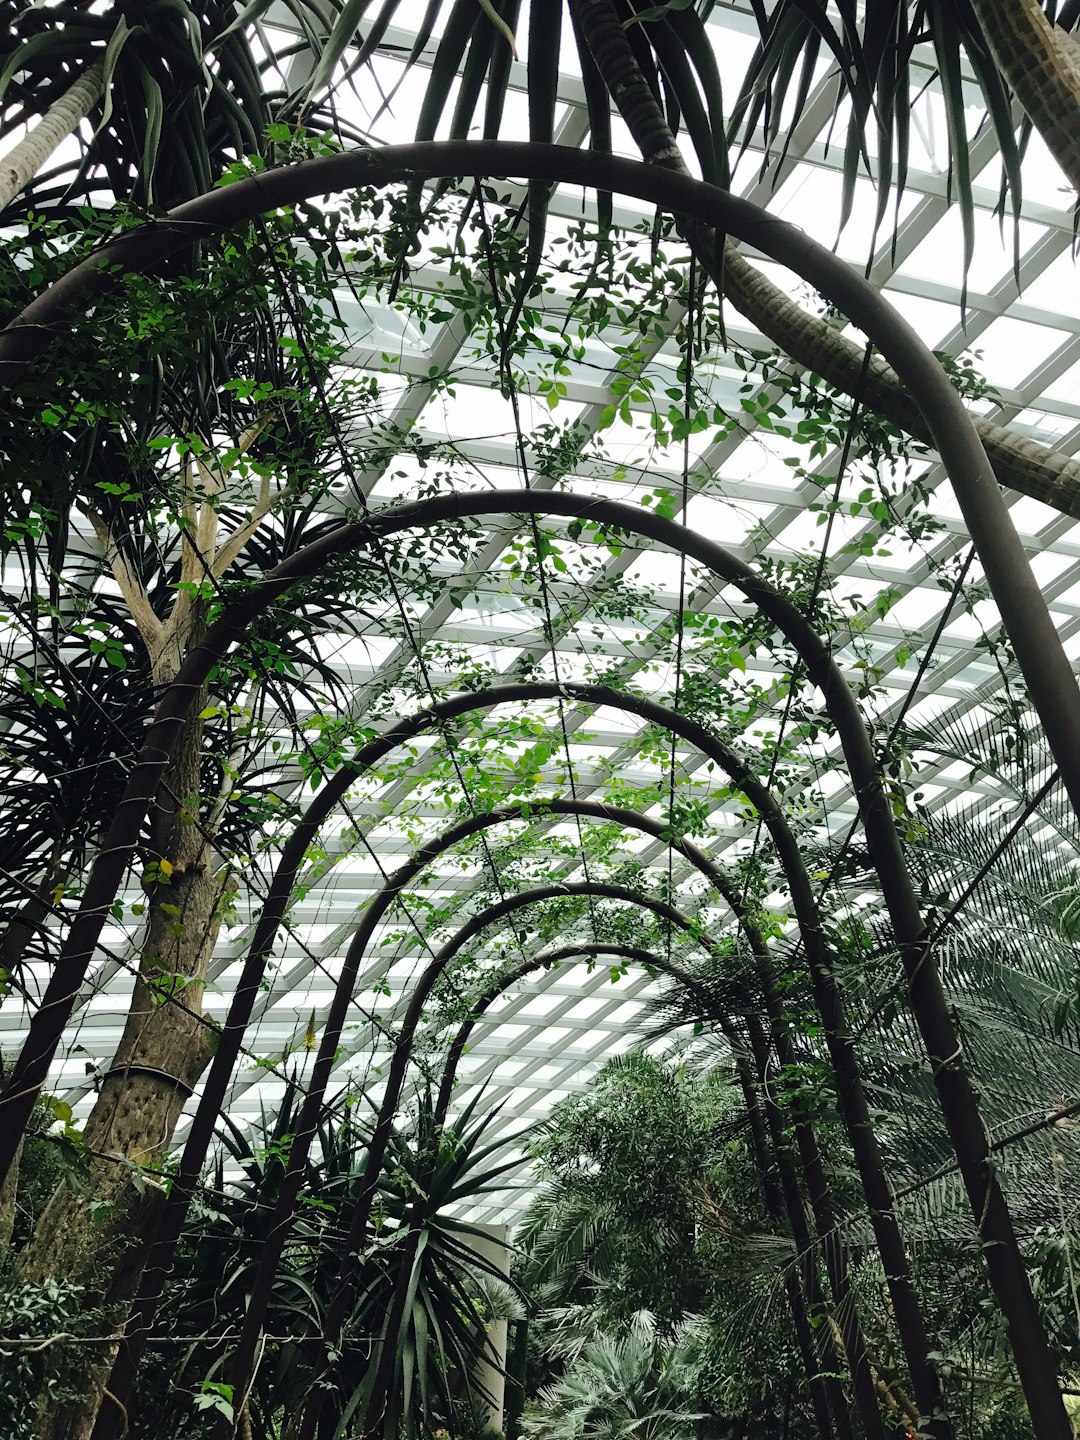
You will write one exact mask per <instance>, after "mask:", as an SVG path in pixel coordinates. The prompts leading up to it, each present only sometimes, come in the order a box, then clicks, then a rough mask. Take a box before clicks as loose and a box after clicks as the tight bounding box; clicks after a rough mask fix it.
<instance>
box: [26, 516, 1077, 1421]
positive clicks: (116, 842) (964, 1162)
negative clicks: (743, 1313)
mask: <svg viewBox="0 0 1080 1440" xmlns="http://www.w3.org/2000/svg"><path fill="white" fill-rule="evenodd" d="M498 513H503V514H537V515H565V516H570V517H573V518H581V519H585V520H590V521H593V522H595V523H597V524H601V525H605V524H606V525H611V526H616V527H619V528H621V529H623V530H626V531H628V532H629V533H632V534H633V533H636V534H641V535H645V536H646V537H647V538H649V539H651V540H654V541H655V542H657V543H659V544H664V545H669V546H671V548H673V549H675V550H679V551H682V552H683V553H685V554H687V555H688V556H690V557H692V558H694V559H697V560H699V561H700V562H701V563H702V564H704V565H706V566H707V567H708V568H709V569H710V570H712V571H713V573H714V574H715V575H717V576H718V577H719V578H721V579H723V580H725V581H728V582H730V583H733V584H735V585H736V586H738V588H740V589H741V590H742V591H743V593H744V594H745V595H746V596H747V598H748V599H750V600H752V601H753V602H754V603H755V604H756V605H757V606H758V607H759V608H760V609H761V610H762V612H763V613H764V614H765V615H766V616H768V617H769V618H770V619H771V620H773V622H774V623H775V624H776V625H777V627H778V628H779V629H780V630H781V631H782V632H783V633H784V634H785V635H786V636H787V638H788V639H789V640H790V641H791V643H792V644H793V645H794V646H795V647H796V649H797V650H798V652H799V654H800V655H801V657H802V659H803V661H804V663H805V665H806V667H807V672H808V674H809V675H810V677H811V679H812V680H813V682H814V683H815V684H817V685H818V686H819V688H821V690H822V692H823V695H824V698H825V703H826V706H827V708H828V711H829V713H830V715H831V717H832V719H833V721H834V722H835V724H836V727H837V730H838V733H839V735H840V739H841V743H842V746H843V749H844V754H845V758H846V760H847V762H848V766H849V770H850V772H851V778H852V783H853V785H854V788H855V793H856V796H857V799H858V803H859V807H860V811H861V814H862V818H863V825H864V829H865V833H866V837H867V843H868V846H869V849H870V852H871V855H872V857H873V859H874V863H875V866H876V868H877V870H878V874H879V876H880V879H881V883H882V889H883V893H884V895H885V899H886V903H887V905H888V908H889V911H890V915H891V917H892V921H893V926H894V929H895V931H896V935H897V939H898V941H899V944H900V952H901V957H902V961H903V964H904V969H905V973H906V975H907V980H908V990H909V996H910V1000H911V1005H912V1009H913V1012H914V1014H915V1017H916V1021H917V1023H918V1025H919V1030H920V1033H921V1035H922V1038H923V1043H924V1045H925V1047H926V1050H927V1054H928V1057H929V1060H930V1064H931V1067H932V1072H933V1077H934V1081H935V1085H936V1087H937V1092H938V1096H939V1099H940V1101H941V1106H942V1110H943V1113H944V1114H945V1117H946V1123H947V1126H948V1129H949V1134H950V1138H951V1140H952V1144H953V1148H954V1150H955V1152H956V1155H957V1159H958V1162H959V1164H960V1168H961V1172H962V1175H963V1178H964V1182H965V1188H966V1189H967V1193H968V1198H969V1203H970V1205H971V1208H972V1213H973V1216H974V1218H975V1221H976V1225H977V1227H978V1231H979V1234H980V1239H981V1241H982V1247H983V1254H984V1257H985V1260H986V1264H987V1268H988V1270H989V1273H990V1278H991V1283H992V1285H993V1287H994V1290H995V1294H996V1296H997V1299H998V1303H999V1306H1000V1308H1001V1310H1002V1312H1003V1314H1004V1316H1005V1319H1006V1323H1007V1325H1008V1329H1009V1336H1010V1341H1011V1344H1012V1348H1013V1353H1014V1355H1015V1357H1016V1361H1017V1368H1018V1372H1019V1374H1020V1377H1021V1381H1022V1384H1023V1386H1024V1391H1025V1397H1026V1398H1027V1400H1028V1404H1029V1406H1031V1407H1034V1408H1033V1418H1034V1419H1035V1423H1036V1426H1037V1429H1038V1431H1039V1433H1040V1435H1045V1436H1046V1440H1057V1436H1058V1435H1059V1434H1060V1435H1061V1437H1062V1440H1067V1435H1066V1432H1065V1431H1060V1430H1059V1428H1058V1426H1057V1424H1056V1416H1057V1413H1058V1411H1060V1414H1061V1416H1062V1417H1063V1418H1066V1419H1067V1417H1065V1412H1064V1407H1063V1405H1062V1404H1061V1396H1060V1392H1059V1390H1058V1381H1057V1377H1056V1370H1055V1367H1054V1365H1053V1360H1052V1357H1051V1355H1050V1351H1049V1347H1048V1345H1047V1343H1046V1336H1045V1330H1044V1328H1043V1325H1042V1320H1041V1317H1040V1315H1039V1312H1038V1308H1037V1307H1036V1305H1035V1302H1034V1298H1033V1296H1032V1293H1031V1288H1030V1285H1029V1283H1028V1279H1027V1273H1026V1270H1025V1268H1024V1264H1023V1260H1022V1257H1021V1255H1020V1251H1019V1246H1018V1244H1017V1241H1016V1235H1015V1232H1014V1230H1013V1226H1012V1218H1011V1216H1010V1214H1009V1210H1008V1206H1007V1204H1006V1201H1005V1196H1004V1193H1003V1191H1002V1189H1001V1186H1000V1184H999V1182H998V1180H997V1177H996V1175H995V1174H994V1172H993V1170H992V1167H991V1166H990V1165H989V1163H988V1161H989V1150H988V1141H987V1136H986V1131H985V1127H984V1125H983V1122H982V1117H981V1115H980V1112H979V1107H978V1103H977V1100H976V1097H975V1091H974V1087H973V1086H972V1084H971V1081H970V1077H969V1076H968V1074H967V1071H966V1068H965V1066H964V1064H963V1059H962V1053H961V1048H960V1042H959V1037H958V1034H957V1031H956V1027H955V1024H954V1022H953V1019H952V1015H951V1012H950V1010H949V1007H948V1005H947V1003H946V1000H945V996H944V992H943V990H942V986H941V978H940V975H939V973H938V969H937V965H936V962H935V961H934V958H933V955H932V954H931V953H930V951H929V947H928V943H927V932H926V928H925V926H924V925H923V922H922V917H921V915H920V913H919V907H918V902H917V899H916V896H915V892H914V889H913V887H912V884H911V881H910V877H909V876H908V873H907V869H906V866H905V864H904V859H903V854H902V851H901V848H900V842H899V837H898V836H897V833H896V828H895V825H894V823H893V818H892V814H891V811H890V809H889V806H888V803H887V799H886V796H885V793H884V790H883V787H882V784H881V779H880V776H879V774H878V771H877V766H876V759H875V756H874V752H873V748H872V746H871V743H870V739H869V736H868V734H867V731H866V729H865V726H864V725H863V722H862V718H861V716H860V714H859V711H858V707H857V705H856V703H855V699H854V696H853V694H852V693H851V691H850V690H849V688H848V686H847V685H846V683H845V682H844V679H843V676H842V675H841V673H840V671H839V670H838V668H837V666H836V664H835V662H834V661H833V659H832V657H831V655H830V654H829V652H828V650H827V649H826V647H825V646H824V645H823V643H822V641H821V640H820V638H819V637H818V636H817V635H816V633H815V632H814V631H813V629H812V628H811V627H810V625H809V624H808V622H807V621H806V620H805V619H804V617H803V616H802V615H801V614H800V613H799V612H798V611H797V610H796V608H795V607H794V606H793V605H792V604H791V603H790V602H789V601H787V600H786V599H785V598H784V597H783V596H781V595H779V594H778V592H777V591H775V590H774V589H773V588H772V587H771V586H770V585H769V584H768V583H767V582H766V581H764V580H763V579H762V578H761V577H760V576H758V575H756V574H755V573H754V572H753V571H752V570H751V569H750V568H749V567H748V566H747V565H745V564H744V563H743V562H742V561H741V560H739V559H738V558H737V557H736V556H733V555H731V554H730V553H729V552H727V551H725V550H724V549H723V548H722V547H721V546H719V545H715V544H713V543H712V542H711V541H709V540H706V539H705V538H704V537H702V536H700V535H697V534H695V533H694V532H692V531H689V530H687V529H685V527H683V526H680V525H677V524H676V523H675V522H674V521H670V520H666V519H664V518H663V517H662V516H659V515H656V514H654V513H653V512H651V511H647V510H644V509H642V508H640V507H638V508H636V509H635V508H634V507H631V506H628V505H623V504H620V503H618V502H615V501H610V500H603V499H596V498H592V499H587V500H583V499H581V498H579V497H577V496H574V495H568V494H563V493H557V492H555V493H553V492H538V491H526V492H516V491H509V492H500V491H493V492H485V493H481V494H469V495H460V496H452V495H451V496H436V497H432V498H430V499H428V500H425V501H418V502H413V503H411V504H406V505H401V506H395V507H393V508H391V509H389V510H386V511H383V512H380V513H379V514H377V515H372V516H368V517H365V518H364V519H363V520H360V521H356V522H353V523H350V524H345V525H343V526H342V527H341V528H340V529H339V530H338V531H335V532H332V533H331V534H330V535H328V536H326V537H324V538H323V539H321V540H319V541H315V542H313V543H312V544H311V545H309V546H307V547H306V548H305V549H304V550H302V551H300V552H298V553H297V554H296V555H294V556H292V557H290V559H289V560H287V561H285V562H284V563H283V564H282V565H280V566H278V567H277V568H276V569H275V570H274V571H272V572H271V573H270V574H269V575H267V576H266V577H264V578H263V579H262V580H261V581H259V582H257V583H256V584H254V585H252V586H251V587H250V588H249V589H248V590H246V591H244V592H243V593H242V594H241V596H240V597H238V599H237V600H236V601H235V602H234V603H233V605H232V606H230V608H229V609H228V610H227V611H226V612H225V613H224V614H223V615H222V616H221V617H219V619H218V620H217V621H216V622H215V624H214V625H213V626H211V627H210V629H209V631H208V632H207V634H206V636H205V637H204V638H203V640H202V642H201V643H200V644H199V645H198V646H197V647H196V648H195V649H194V650H193V651H192V652H191V654H190V655H189V656H188V658H187V660H186V661H185V663H184V665H183V666H182V667H181V670H180V672H179V674H178V676H177V679H176V681H175V682H174V683H173V685H172V686H170V688H169V689H168V690H167V691H166V692H165V694H164V696H163V697H162V700H161V703H160V705H159V708H158V711H157V714H156V716H155V719H154V721H153V723H152V724H151V725H150V727H149V728H148V731H147V738H146V742H145V744H144V747H143V750H142V752H141V755H140V759H139V761H138V762H137V764H136V765H135V767H134V769H133V771H132V774H131V776H130V779H129V783H128V787H127V789H126V791H125V796H124V798H123V799H122V800H121V802H120V805H119V806H118V810H117V815H116V818H115V819H114V822H113V825H112V826H111V827H110V831H109V834H108V836H107V837H106V839H105V842H104V845H103V848H102V851H101V853H100V854H99V856H98V857H97V860H96V861H95V864H94V866H93V868H92V870H91V874H90V877H89V879H88V883H87V886H86V889H85V891H84V896H83V902H82V905H81V907H80V910H79V912H78V913H77V915H76V917H75V919H74V921H73V923H72V926H71V930H70V932H69V935H68V938H67V942H66V944H65V945H64V947H63V949H62V952H61V958H60V959H59V960H58V962H57V965H56V967H55V969H54V974H53V976H52V978H51V980H50V983H49V986H48V987H47V989H46V994H45V998H44V1000H43V1003H42V1006H41V1007H40V1008H39V1010H38V1012H37V1013H36V1014H35V1016H34V1017H33V1020H32V1022H31V1026H30V1034H29V1036H28V1038H27V1041H26V1043H25V1045H24V1046H23V1050H22V1052H21V1054H20V1056H19V1058H18V1060H17V1062H16V1065H15V1067H14V1069H13V1072H12V1075H11V1078H10V1080H9V1083H8V1086H7V1088H6V1090H5V1093H4V1096H3V1102H4V1103H5V1104H6V1105H9V1106H11V1107H12V1108H11V1109H9V1111H8V1116H7V1119H8V1126H7V1128H6V1130H4V1131H2V1132H0V1180H2V1177H3V1175H4V1174H6V1171H7V1168H8V1166H9V1165H10V1161H11V1157H12V1155H13V1153H14V1148H15V1144H16V1143H17V1136H18V1133H20V1132H21V1129H22V1127H23V1126H25V1123H26V1120H27V1118H28V1115H29V1112H30V1109H31V1108H32V1105H33V1100H34V1097H35V1096H36V1094H37V1092H38V1090H39V1089H40V1086H41V1085H42V1083H43V1081H44V1078H45V1075H46V1074H47V1071H48V1066H49V1063H50V1062H51V1058H52V1055H53V1054H54V1053H55V1049H56V1046H57V1045H58V1043H59V1040H60V1036H61V1035H62V1033H63V1027H64V1024H65V1022H66V1019H67V1017H68V1015H69V1014H70V1011H71V1006H72V1004H73V1002H74V999H75V996H76V994H77V991H78V988H79V986H80V985H81V983H82V980H83V978H84V976H85V973H86V968H87V966H88V964H89V962H90V958H91V956H92V954H93V948H94V945H95V944H96V941H97V938H98V936H99V935H100V931H101V927H102V925H103V923H104V920H105V917H106V915H107V913H108V907H109V905H110V904H111V903H112V899H113V897H114V896H115V893H116V889H117V887H118V885H119V882H120V879H121V876H122V874H123V870H124V867H125V865H126V864H127V862H128V860H129V859H130V857H131V855H132V852H133V849H134V846H135V843H136V840H137V838H138V834H139V826H140V824H141V822H142V819H143V817H144V815H145V812H146V809H147V806H148V803H149V799H150V797H151V796H152V795H153V794H154V793H155V791H156V788H157V785H158V783H159V782H160V777H161V773H162V771H163V769H164V766H165V764H166V763H167V760H168V756H169V753H170V751H171V748H172V745H173V744H174V743H175V738H176V735H177V733H178V732H179V729H180V726H181V725H182V722H183V719H184V717H185V715H186V713H187V710H188V708H189V706H190V703H191V701H192V699H193V697H194V694H195V693H196V690H197V688H198V686H199V685H200V684H201V683H202V681H203V680H205V678H206V675H207V674H208V672H209V670H210V668H211V667H212V666H213V664H215V663H216V661H217V660H218V659H220V657H221V655H222V654H223V653H224V652H225V651H226V650H227V649H228V648H229V646H230V645H231V644H232V643H233V642H234V641H237V640H239V639H241V638H242V634H243V631H244V629H245V627H246V626H247V624H248V623H249V622H250V621H251V620H252V619H253V618H254V617H255V616H256V615H258V614H259V613H261V611H262V610H263V609H265V607H266V606H267V605H268V604H270V603H271V602H272V601H273V600H274V599H276V598H277V597H278V596H279V595H281V594H282V593H283V592H284V591H285V590H287V589H288V588H289V586H290V585H291V584H293V583H295V582H296V581H298V580H300V579H304V578H307V577H308V576H310V575H312V574H314V573H316V572H317V571H318V570H319V569H320V568H321V567H322V566H323V565H324V564H327V563H329V562H330V561H332V560H334V559H335V558H337V557H338V556H340V555H343V554H347V553H351V552H352V551H353V550H355V549H356V548H358V547H360V546H362V545H365V544H372V543H378V541H380V540H381V539H385V538H387V537H388V536H390V535H393V534H396V533H399V532H400V531H401V530H404V529H409V528H416V527H419V526H422V525H428V524H432V523H437V522H439V521H442V520H447V519H462V518H465V517H468V516H475V515H489V514H498ZM747 793H748V794H749V791H748V792H747ZM751 798H752V797H751ZM756 803H757V801H756V800H755V804H756ZM759 808H761V807H760V806H759ZM763 813H765V812H764V810H763ZM777 843H778V844H779V841H778V842H777ZM791 843H792V844H793V843H794V842H791ZM793 858H794V860H795V861H796V862H798V854H797V849H796V850H795V853H794V857H793ZM802 878H803V882H805V883H804V884H803V885H802V887H801V889H802V891H803V893H802V895H801V899H800V894H799V890H800V885H799V883H798V877H796V880H795V881H793V882H792V885H793V889H792V894H793V900H794V901H795V904H796V908H797V909H798V906H799V904H800V903H803V904H805V903H808V902H811V903H812V898H813V897H812V894H810V893H809V885H808V882H806V877H805V872H802ZM819 953H820V954H824V951H823V947H822V949H821V950H820V951H819ZM808 958H809V942H808ZM811 964H813V961H811ZM835 1063H837V1062H836V1059H835V1058H834V1064H835ZM840 1084H841V1086H842V1084H843V1082H842V1081H841V1082H840ZM867 1134H868V1138H869V1139H870V1140H872V1138H873V1137H872V1134H870V1132H867ZM875 1148H876V1147H875ZM882 1199H883V1202H886V1203H885V1204H884V1208H883V1209H882V1210H881V1212H880V1215H881V1216H882V1217H884V1218H885V1221H886V1223H888V1215H889V1214H891V1206H890V1205H889V1204H888V1203H887V1195H884V1194H883V1196H882ZM904 1269H905V1267H904V1266H903V1265H902V1266H900V1268H899V1270H897V1271H896V1272H893V1273H895V1274H897V1275H899V1276H901V1277H902V1276H903V1274H904ZM910 1298H911V1301H912V1302H914V1294H913V1292H911V1297H910ZM895 1304H896V1299H895V1297H894V1305H895ZM915 1311H917V1306H915ZM911 1318H912V1321H913V1322H914V1318H915V1317H914V1313H913V1315H912V1317H911ZM898 1323H899V1314H898ZM927 1363H928V1364H929V1368H930V1370H931V1371H932V1370H933V1366H932V1364H930V1362H927ZM909 1364H911V1365H912V1369H913V1378H914V1377H915V1375H916V1374H917V1372H918V1369H919V1366H918V1362H917V1361H914V1362H913V1361H912V1357H911V1356H909ZM924 1379H925V1380H926V1381H927V1385H929V1376H928V1375H927V1376H924ZM1051 1380H1052V1388H1053V1394H1052V1395H1049V1394H1048V1393H1047V1386H1049V1385H1050V1384H1051ZM931 1388H932V1387H931ZM924 1393H926V1387H924ZM919 1403H920V1408H921V1409H923V1411H924V1413H925V1414H928V1415H932V1414H933V1413H934V1408H933V1407H931V1408H929V1409H927V1408H926V1407H924V1406H923V1402H922V1400H921V1399H920V1402H919Z"/></svg>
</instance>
